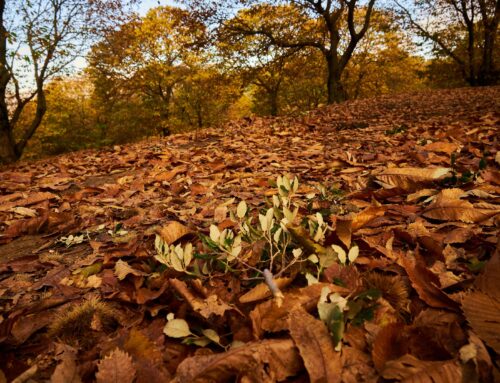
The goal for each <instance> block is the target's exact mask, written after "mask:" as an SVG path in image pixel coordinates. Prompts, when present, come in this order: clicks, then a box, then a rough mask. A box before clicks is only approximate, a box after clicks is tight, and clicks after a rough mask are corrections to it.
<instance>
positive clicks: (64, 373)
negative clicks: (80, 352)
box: [50, 345, 82, 383]
mask: <svg viewBox="0 0 500 383" xmlns="http://www.w3.org/2000/svg"><path fill="white" fill-rule="evenodd" d="M59 358H60V360H61V362H60V363H59V364H58V365H57V367H56V369H55V370H54V372H53V374H52V376H51V377H50V382H51V383H80V382H81V381H82V380H81V378H80V375H79V374H78V368H77V365H76V350H75V349H73V348H72V347H70V346H66V345H64V346H63V351H62V355H61V356H60V357H59Z"/></svg>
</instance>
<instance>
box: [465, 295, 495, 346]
mask: <svg viewBox="0 0 500 383" xmlns="http://www.w3.org/2000/svg"><path fill="white" fill-rule="evenodd" d="M497 288H498V286H497ZM462 308H463V311H464V314H465V318H466V319H467V322H469V323H470V325H471V327H472V329H473V330H474V332H475V333H476V334H477V335H478V336H479V337H480V338H481V339H482V340H483V341H485V342H486V344H487V345H488V346H490V347H491V348H493V349H494V350H495V351H496V352H497V353H500V303H499V302H498V300H497V299H493V298H491V297H489V296H488V295H486V294H484V293H481V292H479V291H475V292H471V293H469V294H466V295H465V296H464V298H463V301H462Z"/></svg>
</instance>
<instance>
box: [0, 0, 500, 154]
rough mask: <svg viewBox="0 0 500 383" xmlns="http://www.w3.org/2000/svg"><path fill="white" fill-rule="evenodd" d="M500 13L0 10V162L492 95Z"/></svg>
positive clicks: (194, 1) (77, 0) (284, 7)
mask: <svg viewBox="0 0 500 383" xmlns="http://www.w3.org/2000/svg"><path fill="white" fill-rule="evenodd" d="M148 4H149V3H148ZM499 4H500V2H499V1H497V0H482V1H479V0H438V1H430V0H416V1H402V0H401V1H399V0H398V1H380V0H378V1H375V0H370V1H356V0H351V1H347V0H341V1H313V0H295V1H252V0H250V1H245V0H240V1H237V0H235V1H203V0H201V1H200V0H186V1H183V2H180V3H177V4H175V5H172V3H170V2H169V3H168V4H166V3H165V2H162V1H158V2H154V3H153V4H152V7H151V8H150V9H149V10H148V11H147V12H144V9H145V7H146V6H145V5H142V7H141V6H140V3H139V2H138V1H131V2H127V1H119V0H113V1H84V0H51V1H47V0H38V1H19V0H12V1H1V2H0V11H1V15H2V18H1V24H2V30H1V32H2V33H1V36H2V38H1V41H0V72H1V73H0V79H1V81H0V123H1V129H0V147H1V149H0V158H1V159H2V162H5V163H8V162H13V161H15V160H17V159H19V158H23V159H32V158H39V157H42V156H48V155H55V154H60V153H64V152H68V151H74V150H79V149H84V148H95V147H101V146H103V145H110V144H121V143H125V142H131V141H135V140H138V139H141V138H144V137H147V136H151V135H158V134H161V135H165V134H170V133H174V132H183V131H188V130H192V129H202V128H206V127H213V126H217V125H219V124H222V123H224V122H226V121H228V120H232V119H240V118H251V117H252V116H267V115H273V116H276V115H304V114H305V113H307V111H309V110H311V109H314V108H317V107H319V106H322V105H325V104H328V103H333V102H340V101H344V100H352V99H358V98H366V97H372V96H378V95H382V94H389V93H400V92H407V91H421V90H425V89H430V88H449V87H463V86H468V85H470V86H480V85H495V84H497V83H498V77H499V76H498V66H496V63H497V62H498V59H499V56H500V50H499V49H498V48H497V47H496V45H495V44H496V40H497V37H498V22H499V19H500V5H499ZM138 9H141V10H143V12H142V14H143V16H141V15H140V14H139V13H137V10H138Z"/></svg>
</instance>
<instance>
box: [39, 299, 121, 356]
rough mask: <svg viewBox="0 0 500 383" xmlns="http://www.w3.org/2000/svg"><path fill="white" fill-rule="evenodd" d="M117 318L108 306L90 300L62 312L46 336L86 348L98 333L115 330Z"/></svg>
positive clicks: (96, 300) (91, 343) (98, 301)
mask: <svg viewBox="0 0 500 383" xmlns="http://www.w3.org/2000/svg"><path fill="white" fill-rule="evenodd" d="M118 317H119V313H118V312H117V311H116V310H115V309H113V308H112V307H111V306H110V305H109V304H107V303H105V302H103V301H101V300H100V299H98V298H90V299H88V300H86V301H84V302H83V303H81V302H80V303H74V304H72V305H71V306H70V307H68V308H66V309H65V310H63V311H62V312H61V313H60V314H59V315H58V316H57V318H56V319H55V320H54V322H53V323H52V325H51V326H50V327H49V332H48V335H49V336H50V337H58V338H60V339H62V340H63V341H65V342H66V343H68V344H71V345H75V346H81V347H83V348H88V347H91V346H92V345H93V344H94V343H95V341H96V340H97V338H98V336H99V334H98V333H100V332H105V333H109V332H111V331H113V330H114V329H115V328H116V324H117V323H118Z"/></svg>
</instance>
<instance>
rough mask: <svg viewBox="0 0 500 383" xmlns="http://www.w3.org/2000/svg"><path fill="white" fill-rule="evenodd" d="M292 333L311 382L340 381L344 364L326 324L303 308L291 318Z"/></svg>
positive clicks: (292, 314) (293, 313)
mask: <svg viewBox="0 0 500 383" xmlns="http://www.w3.org/2000/svg"><path fill="white" fill-rule="evenodd" d="M289 327H290V335H291V336H292V339H293V341H294V342H295V345H296V346H297V348H298V349H299V351H300V356H301V357H302V359H303V360H304V364H305V366H306V369H307V372H308V373H309V379H310V381H311V382H331V383H335V382H340V378H341V372H342V365H341V361H340V353H339V352H337V351H335V349H334V346H333V342H332V338H331V336H330V333H329V332H328V329H327V328H326V326H325V324H324V323H323V322H322V321H320V320H319V319H316V318H314V317H313V316H312V315H310V314H308V313H307V312H306V311H304V310H302V309H298V310H294V311H292V313H291V314H290V319H289Z"/></svg>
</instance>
